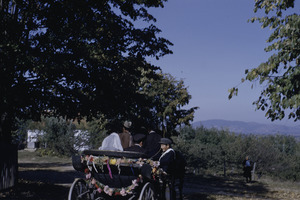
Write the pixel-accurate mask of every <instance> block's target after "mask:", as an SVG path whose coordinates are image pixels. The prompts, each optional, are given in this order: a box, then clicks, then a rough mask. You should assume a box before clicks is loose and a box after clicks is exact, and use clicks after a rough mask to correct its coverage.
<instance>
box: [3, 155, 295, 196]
mask: <svg viewBox="0 0 300 200" xmlns="http://www.w3.org/2000/svg"><path fill="white" fill-rule="evenodd" d="M80 177H81V178H84V175H83V174H82V173H80V172H77V171H75V170H74V169H73V167H72V165H71V159H60V158H56V159H52V158H51V159H48V158H46V159H45V158H39V159H36V157H28V156H25V157H23V158H21V159H19V183H18V186H17V187H16V188H13V189H11V190H8V191H4V192H0V199H3V200H8V199H9V200H21V199H22V200H27V199H28V200H29V199H30V200H32V199H33V200H34V199H37V200H50V199H51V200H53V199H54V200H65V199H67V196H68V191H69V188H70V186H71V184H72V182H73V181H74V179H75V178H80ZM299 186H300V185H299ZM287 188H288V189H287ZM287 188H281V187H280V186H279V187H277V188H273V187H270V185H268V184H266V183H263V182H261V181H254V182H252V183H247V184H246V183H245V182H244V180H243V179H242V178H241V177H226V178H224V177H215V176H195V175H186V178H185V183H184V188H183V193H184V200H201V199H203V200H218V199H228V200H229V199H241V200H245V199H247V200H249V199H272V200H279V199H286V200H292V199H300V191H299V189H297V186H296V187H287ZM298 188H300V187H298Z"/></svg>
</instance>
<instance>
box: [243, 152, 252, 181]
mask: <svg viewBox="0 0 300 200" xmlns="http://www.w3.org/2000/svg"><path fill="white" fill-rule="evenodd" d="M243 170H244V177H245V178H246V182H247V183H249V182H251V171H252V163H251V161H250V159H249V156H246V157H245V160H244V161H243Z"/></svg>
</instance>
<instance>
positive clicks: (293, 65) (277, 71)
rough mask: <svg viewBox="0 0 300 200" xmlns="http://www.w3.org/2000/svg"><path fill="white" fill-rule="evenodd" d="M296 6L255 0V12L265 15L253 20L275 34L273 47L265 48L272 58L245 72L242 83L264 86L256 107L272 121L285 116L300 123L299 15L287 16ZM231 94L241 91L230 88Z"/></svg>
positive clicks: (281, 1) (274, 0)
mask: <svg viewBox="0 0 300 200" xmlns="http://www.w3.org/2000/svg"><path fill="white" fill-rule="evenodd" d="M294 3H295V0H271V1H270V0H255V7H254V12H255V13H257V12H258V11H260V10H261V11H264V14H263V15H264V16H263V17H253V18H251V19H250V21H251V22H255V21H258V22H259V23H261V27H262V28H267V27H269V28H270V30H273V31H272V33H271V34H270V36H269V38H268V40H267V42H268V43H269V44H270V45H269V46H268V47H266V48H265V51H266V52H272V53H273V55H271V56H270V57H269V58H268V60H267V61H266V62H263V63H261V64H260V65H259V66H258V67H256V68H253V69H251V70H246V71H245V73H246V77H245V79H242V82H244V81H245V80H248V81H250V82H254V81H259V83H260V84H262V85H264V86H265V88H264V89H263V90H262V91H261V94H260V96H259V98H258V100H257V101H255V102H253V104H255V105H256V108H257V109H258V110H262V111H265V112H266V114H265V115H266V117H267V118H269V119H271V120H272V121H273V120H281V119H283V118H284V117H285V116H286V113H288V118H292V119H294V120H295V121H297V120H299V119H300V15H299V13H293V14H289V13H288V11H289V10H288V9H291V8H293V7H294ZM298 11H299V10H298ZM229 93H230V94H229V99H231V98H232V96H233V95H237V93H238V88H237V87H234V88H231V89H230V90H229Z"/></svg>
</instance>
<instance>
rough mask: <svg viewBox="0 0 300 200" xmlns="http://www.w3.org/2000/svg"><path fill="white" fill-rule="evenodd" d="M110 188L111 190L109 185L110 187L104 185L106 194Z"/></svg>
mask: <svg viewBox="0 0 300 200" xmlns="http://www.w3.org/2000/svg"><path fill="white" fill-rule="evenodd" d="M108 190H109V187H108V186H107V185H106V186H104V188H103V191H104V192H105V193H106V194H108Z"/></svg>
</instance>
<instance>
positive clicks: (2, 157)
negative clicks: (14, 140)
mask: <svg viewBox="0 0 300 200" xmlns="http://www.w3.org/2000/svg"><path fill="white" fill-rule="evenodd" d="M17 181H18V149H17V146H15V145H9V144H5V143H1V142H0V191H1V190H4V189H8V188H11V187H13V186H15V185H16V184H17Z"/></svg>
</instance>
